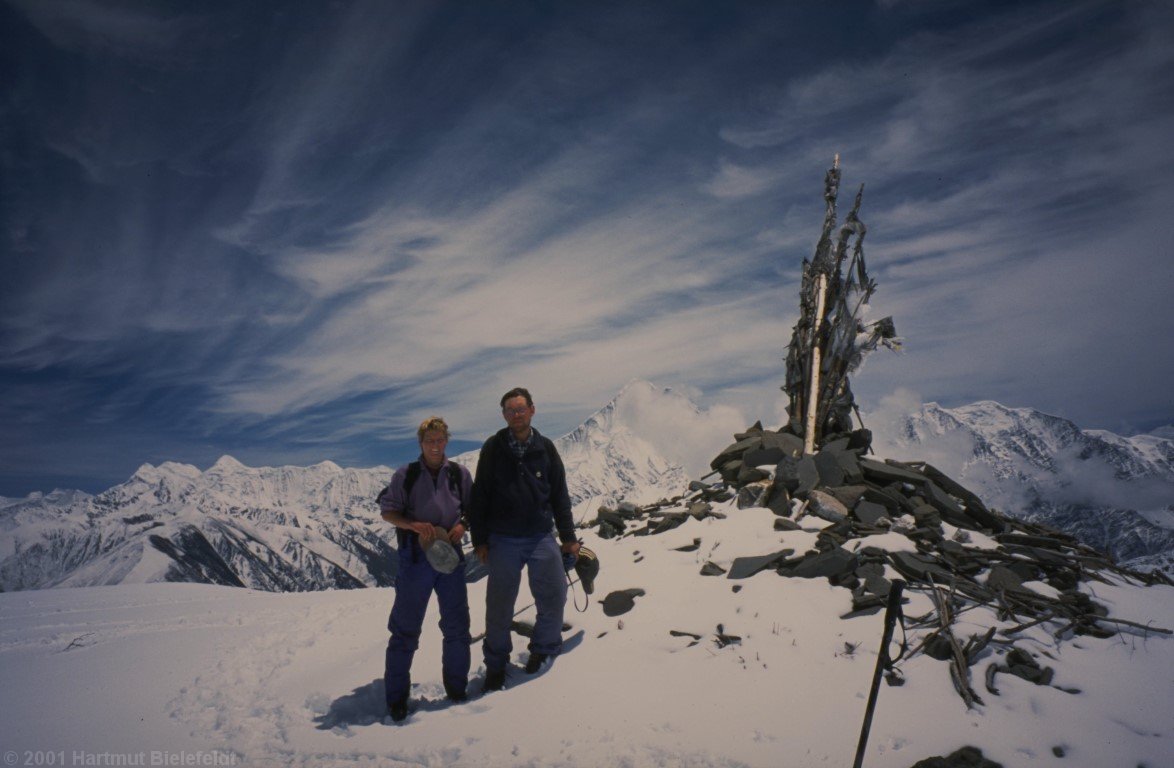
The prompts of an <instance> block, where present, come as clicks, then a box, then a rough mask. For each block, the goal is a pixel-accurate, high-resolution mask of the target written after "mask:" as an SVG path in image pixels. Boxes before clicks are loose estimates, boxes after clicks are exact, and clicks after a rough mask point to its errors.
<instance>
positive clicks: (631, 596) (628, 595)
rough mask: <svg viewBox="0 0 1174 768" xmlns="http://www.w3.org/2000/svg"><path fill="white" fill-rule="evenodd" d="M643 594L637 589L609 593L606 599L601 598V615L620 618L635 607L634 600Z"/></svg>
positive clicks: (642, 591)
mask: <svg viewBox="0 0 1174 768" xmlns="http://www.w3.org/2000/svg"><path fill="white" fill-rule="evenodd" d="M643 594H645V593H644V590H642V589H640V588H639V587H635V588H632V589H619V590H616V591H615V592H609V593H608V595H607V597H605V598H603V615H604V616H620V615H622V614H625V613H627V612H628V611H630V610H632V608H633V607H635V605H636V598H637V597H640V596H641V595H643Z"/></svg>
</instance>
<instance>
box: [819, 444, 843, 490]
mask: <svg viewBox="0 0 1174 768" xmlns="http://www.w3.org/2000/svg"><path fill="white" fill-rule="evenodd" d="M814 459H815V469H816V471H818V472H819V482H820V484H821V485H824V486H827V487H829V488H830V487H832V486H836V485H843V484H844V482H845V478H846V476H845V474H844V469H843V467H841V466H840V462H839V460H837V459H836V454H834V453H831V452H829V451H826V450H824V451H820V452H819V453H817V454H815V457H814Z"/></svg>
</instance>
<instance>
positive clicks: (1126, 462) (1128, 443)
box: [895, 400, 1174, 481]
mask: <svg viewBox="0 0 1174 768" xmlns="http://www.w3.org/2000/svg"><path fill="white" fill-rule="evenodd" d="M960 439H966V440H969V442H970V455H969V456H964V455H960V456H956V458H961V459H963V467H958V469H964V468H965V466H967V465H971V464H974V463H975V462H981V463H983V464H986V465H988V466H989V467H991V468H993V469H994V470H995V472H996V474H997V475H998V476H1000V477H1010V476H1016V475H1017V476H1019V477H1020V478H1022V479H1028V478H1031V477H1035V476H1036V475H1037V474H1038V473H1039V472H1045V473H1050V474H1062V473H1064V472H1066V471H1068V470H1070V469H1073V468H1076V467H1079V466H1080V465H1082V464H1083V465H1085V466H1094V465H1096V466H1101V467H1109V468H1111V469H1112V472H1113V474H1114V476H1115V477H1116V478H1117V479H1119V480H1133V479H1141V478H1158V479H1165V480H1169V481H1174V441H1172V440H1169V439H1165V438H1162V437H1158V436H1155V435H1152V434H1151V435H1139V436H1136V437H1122V436H1120V435H1115V434H1113V433H1111V432H1106V431H1103V430H1087V431H1086V430H1082V429H1080V428H1079V427H1077V426H1076V425H1075V424H1073V423H1072V422H1071V421H1068V420H1067V419H1063V418H1060V417H1058V416H1052V415H1049V414H1046V413H1042V412H1040V411H1036V410H1033V409H1030V408H1010V407H1008V406H1005V405H1001V404H999V403H996V402H992V401H989V400H985V401H981V402H977V403H971V404H970V405H964V406H960V407H958V408H943V407H941V406H940V405H938V404H937V403H926V404H925V405H923V406H922V407H921V409H920V411H918V412H916V413H913V414H911V415H909V416H908V417H907V418H906V419H905V421H904V424H903V428H902V429H901V430H900V431H899V436H898V438H897V439H896V441H895V442H896V443H897V445H899V446H901V447H904V448H908V449H915V448H916V447H918V446H926V447H937V448H941V447H942V443H943V442H946V441H949V440H952V441H954V442H955V443H956V444H957V443H959V440H960ZM955 447H956V448H962V447H963V445H961V444H957V445H955Z"/></svg>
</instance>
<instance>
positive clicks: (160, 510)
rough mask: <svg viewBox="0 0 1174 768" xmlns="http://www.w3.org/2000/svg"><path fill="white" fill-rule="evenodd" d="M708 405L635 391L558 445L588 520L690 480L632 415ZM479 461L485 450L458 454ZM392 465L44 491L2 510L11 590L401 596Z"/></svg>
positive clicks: (158, 477) (141, 479)
mask: <svg viewBox="0 0 1174 768" xmlns="http://www.w3.org/2000/svg"><path fill="white" fill-rule="evenodd" d="M653 401H655V407H657V408H660V409H664V408H670V409H673V408H678V409H692V410H693V413H690V412H688V411H687V410H683V411H682V412H681V416H682V418H692V417H693V416H694V415H695V412H696V408H695V406H693V405H692V403H689V401H688V400H685V399H684V398H679V396H677V395H674V394H673V393H671V392H668V391H664V390H657V389H656V388H654V387H653V386H652V385H651V384H648V383H647V382H633V383H632V384H630V385H629V386H628V387H626V388H625V389H624V390H623V391H622V392H620V394H619V395H617V397H616V398H615V399H614V400H613V401H612V402H610V403H608V405H607V406H605V407H604V408H603V409H601V410H600V411H599V412H597V413H596V414H594V415H592V416H591V417H590V418H589V419H587V421H585V422H584V423H583V424H582V425H581V426H580V427H579V428H578V429H576V430H575V431H573V432H571V433H570V434H569V435H566V436H565V437H562V438H560V439H559V440H557V441H556V442H557V444H558V447H559V451H560V453H561V454H562V456H563V457H564V460H565V461H566V464H567V467H568V471H569V485H570V491H571V496H572V502H573V503H574V504H575V505H576V516H577V517H580V518H581V517H582V516H583V515H584V514H586V513H587V512H588V511H589V510H590V509H591V508H592V507H593V506H595V505H598V504H600V503H611V502H614V501H616V500H618V499H620V498H640V499H644V498H655V497H656V496H657V494H665V493H675V492H679V491H680V490H681V489H683V488H684V486H685V484H686V483H687V479H686V477H685V473H684V470H683V469H682V468H681V466H680V465H679V464H675V463H673V462H671V461H669V460H668V459H665V458H664V456H663V455H662V453H661V451H659V450H658V448H657V447H656V446H654V445H653V443H652V442H651V441H650V440H649V439H647V438H646V437H644V436H641V435H639V434H637V433H636V431H635V430H634V429H633V428H632V426H631V425H630V424H629V423H628V422H627V421H626V420H625V418H624V414H625V413H628V412H631V411H632V410H633V408H635V409H636V410H637V411H639V410H641V408H640V406H641V404H645V405H648V407H653V406H651V405H649V404H650V403H652V402H653ZM455 458H456V459H457V460H458V461H461V462H462V463H465V464H466V465H473V464H475V463H476V458H477V455H476V452H471V453H467V454H464V455H461V456H458V457H455ZM391 471H392V470H391V468H389V467H382V466H381V467H373V468H368V469H343V468H341V467H339V466H338V465H336V464H334V463H332V462H322V463H321V464H315V465H314V466H311V467H259V468H254V467H247V466H245V465H243V464H241V463H240V462H238V461H236V460H235V459H233V458H232V457H229V456H225V457H223V458H221V459H220V460H219V461H217V462H216V463H215V464H214V465H212V466H211V467H210V468H208V469H207V470H205V471H200V470H199V469H198V468H196V467H194V466H191V465H187V464H177V463H172V462H167V463H164V464H162V465H160V466H158V467H155V466H152V465H150V464H144V465H143V466H142V467H140V468H139V469H138V470H137V471H136V472H135V474H134V475H133V476H132V477H131V478H130V479H129V480H127V481H126V482H125V483H121V484H119V485H116V486H114V487H113V488H110V489H108V490H106V491H104V492H102V493H100V494H97V495H96V496H90V495H89V494H84V493H81V492H76V491H56V492H54V493H52V494H47V495H40V494H33V495H31V496H30V497H28V498H26V499H23V500H13V499H6V500H4V503H2V504H0V588H3V590H5V591H11V590H17V589H33V588H41V587H54V586H92V585H103V584H119V583H145V582H157V581H184V582H201V583H211V584H226V585H234V586H247V587H250V588H253V589H262V590H268V591H305V590H318V589H330V588H355V587H363V586H387V585H390V584H392V583H393V582H394V577H395V567H396V552H395V548H394V535H393V533H392V530H391V528H390V527H389V526H388V525H387V524H386V523H384V522H383V521H382V520H380V519H379V517H378V514H377V512H376V510H375V506H374V504H373V501H372V500H373V499H374V498H375V496H376V495H377V493H378V492H379V490H380V489H381V488H382V487H383V486H384V485H385V484H386V483H387V481H388V479H389V478H390V476H391Z"/></svg>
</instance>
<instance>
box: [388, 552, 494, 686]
mask: <svg viewBox="0 0 1174 768" xmlns="http://www.w3.org/2000/svg"><path fill="white" fill-rule="evenodd" d="M433 591H435V592H436V598H437V600H438V601H439V603H440V632H441V634H442V635H443V636H444V646H443V651H442V655H441V670H442V675H443V679H444V685H445V688H446V689H447V690H449V691H460V692H463V691H464V690H465V685H466V683H467V681H468V678H469V665H470V655H471V654H470V652H469V643H470V642H471V640H472V638H471V637H470V635H469V594H468V591H467V590H466V588H465V569H464V563H463V562H462V563H461V566H460V567H458V568H457V569H456V570H455V571H453V572H452V573H448V574H445V573H440V572H439V571H437V570H436V569H434V568H433V567H432V566H431V565H429V563H428V561H427V560H426V559H425V558H424V554H423V553H422V552H421V551H420V546H419V544H418V543H416V542H415V541H413V542H412V545H411V547H410V548H408V550H401V551H400V558H399V571H398V572H397V574H396V577H395V602H394V603H392V606H391V616H390V617H389V618H388V620H387V628H388V630H390V631H391V639H390V640H388V642H387V658H386V665H385V667H384V673H383V684H384V689H385V691H386V694H387V704H388V706H391V704H393V703H394V702H396V701H400V700H401V699H405V698H406V697H407V695H408V689H409V688H410V687H411V678H410V674H409V673H410V671H411V668H412V656H413V655H414V654H415V653H416V648H417V647H419V645H420V629H421V627H422V626H423V625H424V613H425V611H427V609H428V600H429V599H430V598H431V597H432V592H433Z"/></svg>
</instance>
